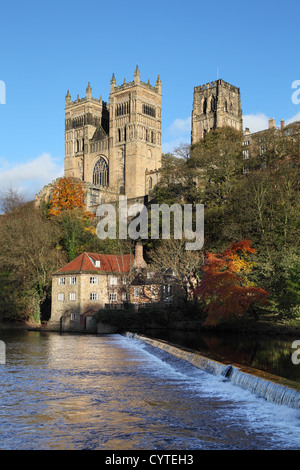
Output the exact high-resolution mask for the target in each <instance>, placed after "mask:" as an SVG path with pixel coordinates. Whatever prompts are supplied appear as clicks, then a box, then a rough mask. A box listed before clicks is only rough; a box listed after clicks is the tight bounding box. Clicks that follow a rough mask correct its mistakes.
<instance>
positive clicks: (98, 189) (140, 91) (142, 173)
mask: <svg viewBox="0 0 300 470" xmlns="http://www.w3.org/2000/svg"><path fill="white" fill-rule="evenodd" d="M161 96H162V95H161V80H160V77H159V76H158V77H157V80H156V84H155V86H153V85H151V84H150V82H149V81H148V82H147V83H145V82H143V81H141V77H140V71H139V68H138V66H137V67H136V70H135V72H134V79H133V81H131V82H126V81H125V80H124V82H123V83H122V84H121V85H117V82H116V79H115V76H114V74H113V76H112V78H111V81H110V95H109V101H108V102H105V101H103V100H102V97H100V98H99V99H98V98H95V97H93V96H92V88H91V86H90V84H88V86H87V89H86V96H85V97H84V98H79V96H78V95H77V99H75V100H74V101H72V99H71V96H70V93H69V91H68V92H67V94H66V97H65V160H64V176H65V177H74V178H77V179H79V180H81V181H82V182H83V186H84V189H85V194H86V206H87V208H88V210H91V211H93V212H95V211H96V208H97V206H98V205H99V204H100V203H103V202H113V201H117V200H118V197H119V196H120V195H124V196H127V198H128V200H129V201H130V200H132V201H141V202H144V201H145V198H147V195H148V194H149V191H150V190H151V189H152V187H154V185H155V184H156V183H157V179H158V170H159V168H160V167H161V113H162V102H161V101H162V100H161ZM53 184H54V182H53V183H52V184H49V185H47V186H46V187H45V188H44V189H43V190H42V191H41V193H40V194H39V195H37V197H36V199H37V201H40V200H41V199H47V197H49V194H50V193H51V189H52V187H53Z"/></svg>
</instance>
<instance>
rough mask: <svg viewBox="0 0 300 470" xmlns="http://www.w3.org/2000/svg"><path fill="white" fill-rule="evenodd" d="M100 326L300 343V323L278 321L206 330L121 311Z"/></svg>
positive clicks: (0, 325)
mask: <svg viewBox="0 0 300 470" xmlns="http://www.w3.org/2000/svg"><path fill="white" fill-rule="evenodd" d="M101 322H103V323H104V324H107V325H111V326H113V327H115V328H117V331H118V332H123V331H126V330H128V329H130V331H135V332H145V331H147V330H149V329H151V330H155V329H159V330H166V331H168V330H172V331H199V332H204V333H205V332H213V333H214V332H215V333H222V332H224V333H236V334H242V335H243V334H244V335H271V336H280V337H285V336H286V337H295V338H296V337H297V338H299V339H300V319H293V320H277V321H276V322H274V321H271V320H270V319H269V320H250V319H239V320H232V321H229V320H228V321H226V322H223V323H220V324H219V325H216V326H206V325H203V322H201V321H199V320H169V321H168V320H167V321H163V322H157V321H156V320H155V319H154V320H153V321H151V318H147V320H146V321H145V318H144V316H143V315H141V316H140V318H139V316H138V314H137V315H132V314H131V313H130V314H128V313H126V311H124V310H123V311H122V318H121V321H120V312H116V311H110V312H109V314H108V315H105V316H101ZM0 330H31V331H32V330H37V331H50V329H49V328H48V326H47V323H42V324H37V323H33V322H28V321H27V322H23V323H22V322H16V323H14V322H0Z"/></svg>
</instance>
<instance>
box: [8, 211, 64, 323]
mask: <svg viewBox="0 0 300 470" xmlns="http://www.w3.org/2000/svg"><path fill="white" fill-rule="evenodd" d="M58 238H59V235H58V231H57V228H56V227H55V226H54V225H53V224H52V223H51V221H50V220H46V219H45V218H43V217H42V215H41V213H40V212H39V211H38V210H37V209H35V208H34V204H32V203H27V204H25V205H21V206H20V207H19V209H15V210H14V211H13V212H11V213H10V214H7V215H4V216H2V218H1V223H0V273H1V276H0V291H1V292H2V294H3V295H4V297H3V298H2V306H1V309H2V315H3V316H4V319H6V320H15V319H18V320H33V319H34V320H35V321H36V322H39V321H40V308H41V306H42V305H43V303H44V302H45V300H46V298H47V296H49V294H50V292H51V279H52V273H53V272H54V271H55V270H57V269H58V268H59V267H60V266H61V265H62V264H63V263H65V262H66V258H65V255H64V252H63V250H61V248H60V246H59V244H58Z"/></svg>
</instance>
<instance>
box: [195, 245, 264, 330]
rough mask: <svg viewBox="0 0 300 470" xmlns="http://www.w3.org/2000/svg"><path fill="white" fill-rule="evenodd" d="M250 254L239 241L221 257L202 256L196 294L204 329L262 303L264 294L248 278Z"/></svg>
mask: <svg viewBox="0 0 300 470" xmlns="http://www.w3.org/2000/svg"><path fill="white" fill-rule="evenodd" d="M254 252H255V249H254V248H252V247H251V242H250V241H249V240H242V241H240V242H237V243H232V244H231V245H230V247H229V248H228V249H226V250H224V251H223V252H222V253H221V254H214V253H210V252H207V253H206V256H205V264H204V266H203V268H202V269H203V272H204V276H203V278H202V280H201V283H200V287H199V289H197V292H198V295H199V300H202V302H203V303H204V310H205V311H206V313H207V318H206V321H205V323H206V324H207V325H216V324H217V323H218V322H220V321H221V320H224V319H226V318H231V317H239V316H242V315H244V314H245V313H246V312H248V311H249V309H250V307H253V305H254V304H257V303H263V302H265V301H266V299H267V296H268V293H267V292H266V291H265V290H264V289H262V288H260V287H255V286H254V285H253V283H252V282H251V281H250V280H249V278H248V276H249V274H250V272H251V264H250V263H249V261H248V259H247V255H248V254H251V253H254Z"/></svg>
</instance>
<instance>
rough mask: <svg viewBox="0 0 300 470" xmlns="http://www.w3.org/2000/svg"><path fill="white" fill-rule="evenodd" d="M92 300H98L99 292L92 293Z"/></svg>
mask: <svg viewBox="0 0 300 470" xmlns="http://www.w3.org/2000/svg"><path fill="white" fill-rule="evenodd" d="M90 300H98V293H97V292H91V293H90Z"/></svg>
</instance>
